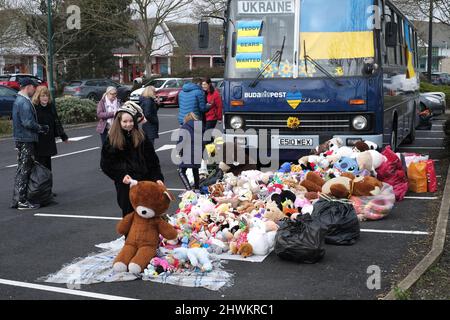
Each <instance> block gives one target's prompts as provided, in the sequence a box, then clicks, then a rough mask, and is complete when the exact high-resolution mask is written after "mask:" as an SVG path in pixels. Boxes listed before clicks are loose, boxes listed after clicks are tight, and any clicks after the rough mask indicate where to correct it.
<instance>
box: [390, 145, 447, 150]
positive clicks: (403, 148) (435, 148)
mask: <svg viewBox="0 0 450 320" xmlns="http://www.w3.org/2000/svg"><path fill="white" fill-rule="evenodd" d="M398 148H399V149H402V150H415V149H429V150H444V149H445V148H444V147H402V146H400V147H398Z"/></svg>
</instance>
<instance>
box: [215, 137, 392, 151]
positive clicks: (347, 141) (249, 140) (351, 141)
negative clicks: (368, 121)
mask: <svg viewBox="0 0 450 320" xmlns="http://www.w3.org/2000/svg"><path fill="white" fill-rule="evenodd" d="M302 137H309V136H302ZM310 137H311V138H312V137H316V136H310ZM333 138H340V139H341V140H342V141H343V142H344V145H347V146H354V145H355V143H356V142H357V141H371V142H373V143H376V144H377V145H378V147H380V148H381V147H382V146H383V135H382V134H378V135H335V136H333ZM224 140H225V142H230V143H237V144H239V145H242V146H245V147H246V148H251V149H258V148H259V147H260V145H261V144H260V141H259V140H258V135H250V134H226V135H225V139H224ZM321 142H324V141H321ZM266 146H268V147H269V148H271V149H283V148H279V147H278V146H274V145H271V142H270V139H268V141H266ZM314 147H316V146H312V147H303V148H298V149H307V150H311V149H313V148H314ZM290 149H296V148H295V147H294V148H290Z"/></svg>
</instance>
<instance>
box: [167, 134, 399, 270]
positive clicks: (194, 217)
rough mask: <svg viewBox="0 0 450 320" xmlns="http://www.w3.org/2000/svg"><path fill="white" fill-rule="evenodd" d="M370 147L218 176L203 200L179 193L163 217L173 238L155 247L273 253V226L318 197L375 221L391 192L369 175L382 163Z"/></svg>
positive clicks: (338, 147)
mask: <svg viewBox="0 0 450 320" xmlns="http://www.w3.org/2000/svg"><path fill="white" fill-rule="evenodd" d="M376 149H377V146H375V145H373V144H372V143H366V142H358V143H357V144H356V146H355V147H354V148H350V147H346V146H342V141H340V140H339V139H332V140H330V141H328V142H326V143H325V144H323V145H321V146H319V147H318V148H316V149H315V150H314V153H315V154H313V155H310V156H306V157H303V158H301V159H300V160H299V163H298V164H291V163H285V164H283V165H282V166H281V168H280V170H279V171H278V172H261V171H257V170H250V171H243V172H240V174H239V175H238V176H236V175H234V174H233V173H226V174H225V175H224V177H223V179H221V180H220V181H218V182H216V183H215V184H213V185H210V186H209V188H208V194H196V193H194V192H192V191H187V192H186V193H185V194H184V195H183V197H182V199H181V202H180V203H179V209H178V210H177V212H176V214H175V215H173V216H172V217H170V223H171V224H172V225H173V226H174V227H175V229H177V232H178V237H177V239H175V240H171V241H163V246H167V247H169V248H170V247H177V246H180V245H181V247H182V248H184V249H177V250H181V251H183V252H182V253H183V255H184V256H186V255H187V253H186V252H185V251H188V250H190V249H203V251H202V252H203V254H206V252H209V253H215V254H219V255H220V254H222V253H231V254H238V255H241V256H242V257H248V256H251V255H266V254H268V253H269V252H270V251H271V250H272V249H273V246H274V241H275V235H276V233H277V230H278V228H279V222H280V221H281V220H284V219H291V220H294V219H296V218H297V217H298V216H301V215H305V214H311V213H312V212H313V209H314V204H315V203H316V202H318V200H319V197H320V195H326V196H330V197H332V198H334V199H346V200H347V201H351V202H352V203H353V205H354V207H355V210H356V212H357V214H358V215H359V217H360V220H365V219H371V220H377V219H381V218H383V217H384V216H386V215H387V214H388V213H389V211H390V210H391V209H392V207H393V205H394V202H395V193H394V190H393V187H392V186H391V185H389V184H387V183H384V182H382V181H380V180H379V179H377V178H376V176H377V169H379V168H380V167H381V166H382V165H383V164H384V163H385V162H387V157H386V156H385V155H383V154H382V153H380V152H378V151H377V150H376ZM391 152H392V151H391ZM394 155H395V154H394ZM197 251H198V250H197ZM194 260H195V261H197V260H198V259H196V258H194ZM204 264H206V268H205V267H202V269H203V270H208V269H209V266H210V264H208V263H206V262H205V263H204Z"/></svg>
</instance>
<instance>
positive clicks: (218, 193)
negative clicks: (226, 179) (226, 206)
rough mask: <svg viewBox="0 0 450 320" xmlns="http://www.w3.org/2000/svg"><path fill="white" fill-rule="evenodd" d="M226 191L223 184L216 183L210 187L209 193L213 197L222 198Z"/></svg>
mask: <svg viewBox="0 0 450 320" xmlns="http://www.w3.org/2000/svg"><path fill="white" fill-rule="evenodd" d="M224 191H225V185H224V184H223V183H220V182H219V183H216V184H213V185H211V186H209V187H208V192H209V194H210V195H211V197H222V196H223V193H224Z"/></svg>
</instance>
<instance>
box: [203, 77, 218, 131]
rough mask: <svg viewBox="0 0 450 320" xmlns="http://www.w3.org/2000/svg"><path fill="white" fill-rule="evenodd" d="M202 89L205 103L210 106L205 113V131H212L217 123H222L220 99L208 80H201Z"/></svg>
mask: <svg viewBox="0 0 450 320" xmlns="http://www.w3.org/2000/svg"><path fill="white" fill-rule="evenodd" d="M202 88H203V90H204V91H205V93H206V102H207V103H208V104H210V105H211V108H210V109H209V110H208V112H206V115H205V117H206V124H205V131H206V130H208V129H213V128H215V127H216V125H217V121H222V97H221V96H220V93H219V91H218V90H216V88H214V85H213V84H212V82H211V79H210V78H206V79H204V80H203V83H202Z"/></svg>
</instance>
